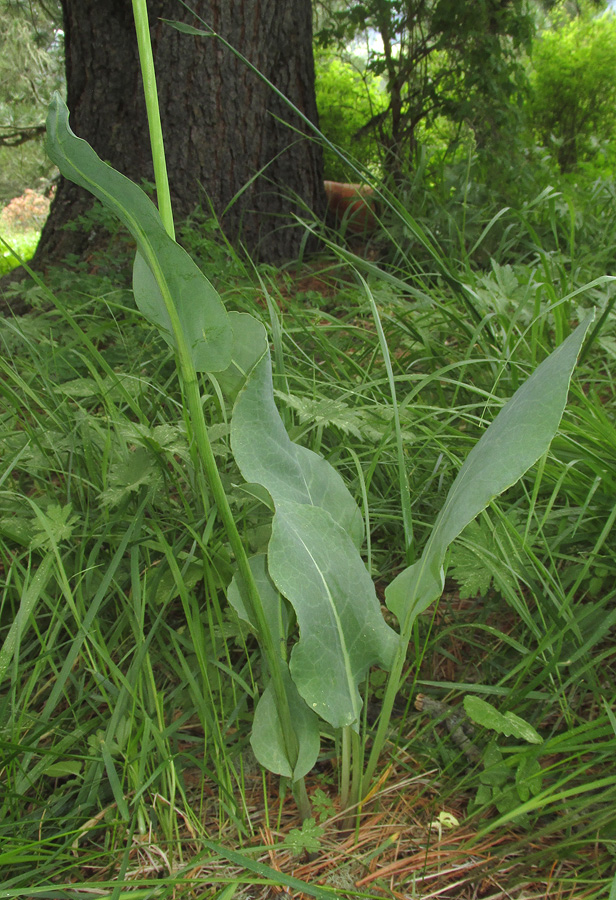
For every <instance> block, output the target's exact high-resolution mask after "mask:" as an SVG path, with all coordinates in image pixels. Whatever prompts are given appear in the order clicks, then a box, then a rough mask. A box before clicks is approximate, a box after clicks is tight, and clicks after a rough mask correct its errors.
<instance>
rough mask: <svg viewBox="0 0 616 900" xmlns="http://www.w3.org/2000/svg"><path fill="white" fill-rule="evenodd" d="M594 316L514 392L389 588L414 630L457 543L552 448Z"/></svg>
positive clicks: (392, 603)
mask: <svg viewBox="0 0 616 900" xmlns="http://www.w3.org/2000/svg"><path fill="white" fill-rule="evenodd" d="M593 318H594V316H593V315H590V316H588V317H587V318H586V319H585V320H584V321H583V322H582V323H581V324H580V325H578V327H577V328H576V330H575V331H574V332H573V334H571V335H569V337H568V338H567V340H566V341H563V343H562V344H561V345H560V346H559V347H557V348H556V350H554V352H553V353H551V354H550V356H548V358H547V359H545V360H544V361H543V362H542V363H541V365H540V366H538V367H537V369H536V370H535V371H534V372H533V374H532V375H531V376H530V378H528V380H527V381H525V382H524V384H523V385H522V386H521V387H520V388H519V389H518V390H517V391H516V392H515V394H514V395H513V397H512V398H511V400H509V401H508V402H507V403H506V404H505V406H504V407H503V408H502V410H501V411H500V412H499V414H498V415H497V417H496V418H495V420H494V421H493V422H492V424H491V425H490V427H489V428H488V429H487V430H486V431H485V432H484V434H483V435H482V436H481V438H480V439H479V441H478V442H477V444H476V445H475V446H474V447H473V449H472V450H471V452H470V453H469V455H468V456H467V458H466V460H465V462H464V465H463V466H462V468H461V469H460V471H459V472H458V475H457V477H456V479H455V481H454V483H453V484H452V486H451V488H450V490H449V493H448V495H447V499H446V500H445V505H444V506H443V508H442V509H441V511H440V513H439V515H438V517H437V520H436V522H435V525H434V528H433V530H432V533H431V535H430V538H429V540H428V543H427V544H426V547H425V549H424V552H423V553H422V555H421V557H420V559H419V560H418V561H417V562H416V563H414V564H413V565H412V566H409V567H408V568H407V569H405V570H404V571H403V572H401V573H400V575H398V577H397V578H395V579H394V581H392V583H391V584H390V585H389V587H388V588H387V589H386V591H385V599H386V602H387V606H388V607H389V609H390V610H391V611H392V612H393V613H394V614H395V615H396V616H397V618H398V621H399V622H400V624H401V626H402V633H403V634H407V632H408V629H409V627H410V624H411V621H412V619H414V618H415V616H417V615H419V613H420V612H422V611H423V610H424V609H426V608H427V607H428V606H429V605H430V604H431V603H433V602H434V601H435V600H436V599H437V598H438V597H439V596H440V595H441V593H442V590H443V585H444V571H443V563H444V560H445V553H446V551H447V548H448V547H449V545H450V544H451V542H452V541H453V540H454V539H455V538H456V537H457V536H458V535H459V534H460V532H461V531H462V530H463V529H464V528H465V527H466V526H467V525H468V524H469V522H471V521H472V520H473V519H474V518H475V516H477V515H478V514H479V513H480V512H481V511H482V510H483V509H485V507H486V506H487V505H488V503H489V502H490V501H491V500H493V499H494V497H497V496H498V495H499V494H501V493H502V492H503V491H504V490H506V489H507V488H508V487H511V485H512V484H515V482H516V481H518V479H519V478H521V477H522V475H523V474H524V472H526V471H527V469H529V468H530V467H531V466H532V465H533V464H534V463H535V462H537V460H538V459H539V458H540V457H541V456H542V455H543V454H544V453H545V452H546V450H547V449H548V447H549V446H550V443H551V441H552V438H553V437H554V435H555V434H556V431H557V429H558V426H559V423H560V420H561V418H562V414H563V411H564V408H565V404H566V402H567V393H568V391H569V383H570V381H571V375H572V373H573V369H574V367H575V363H576V360H577V357H578V354H579V352H580V348H581V346H582V343H583V341H584V337H585V335H586V332H587V330H588V328H589V326H590V323H591V322H592V320H593Z"/></svg>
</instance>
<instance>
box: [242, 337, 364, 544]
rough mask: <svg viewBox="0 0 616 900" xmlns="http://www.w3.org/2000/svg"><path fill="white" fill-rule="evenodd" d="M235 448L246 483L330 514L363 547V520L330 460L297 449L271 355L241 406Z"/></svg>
mask: <svg viewBox="0 0 616 900" xmlns="http://www.w3.org/2000/svg"><path fill="white" fill-rule="evenodd" d="M231 447H232V450H233V455H234V457H235V460H236V462H237V464H238V466H239V468H240V471H241V473H242V475H243V476H244V478H245V479H246V481H254V482H257V483H258V484H261V485H263V487H265V488H266V489H267V490H268V491H269V493H270V495H271V497H272V499H273V501H274V504H275V505H276V506H277V505H278V503H280V502H286V501H291V502H293V503H297V504H306V505H309V506H317V507H321V508H323V509H326V510H327V511H328V512H329V513H330V515H331V516H332V518H333V519H334V520H335V521H336V522H338V523H339V524H340V525H341V526H342V528H344V529H345V530H346V531H347V532H348V533H349V535H350V536H351V539H352V541H353V543H354V544H355V546H356V547H360V546H361V544H362V541H363V535H364V527H363V519H362V516H361V512H360V510H359V508H358V506H357V504H356V503H355V500H354V499H353V497H352V496H351V494H350V493H349V491H348V489H347V487H346V485H345V484H344V481H343V480H342V478H341V477H340V475H339V474H338V472H336V470H335V469H334V468H332V466H331V465H330V464H329V463H328V462H327V461H326V460H324V459H323V458H322V457H321V456H318V455H317V454H316V453H313V452H312V450H308V449H307V448H306V447H300V446H299V444H295V443H294V442H293V441H292V440H291V439H290V437H289V435H288V434H287V432H286V430H285V427H284V424H283V422H282V419H281V418H280V414H279V412H278V410H277V408H276V404H275V403H274V391H273V385H272V364H271V359H270V354H269V350H267V352H266V353H265V354H264V355H263V357H262V358H261V359H260V360H259V362H258V363H257V365H256V366H255V367H254V369H253V370H252V372H251V374H250V377H249V379H248V381H247V382H246V384H245V385H244V387H243V389H242V390H241V392H240V394H239V396H238V398H237V400H236V403H235V408H234V410H233V418H232V420H231Z"/></svg>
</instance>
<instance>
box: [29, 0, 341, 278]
mask: <svg viewBox="0 0 616 900" xmlns="http://www.w3.org/2000/svg"><path fill="white" fill-rule="evenodd" d="M193 7H194V10H195V12H197V13H198V14H199V15H200V16H201V17H202V19H203V20H204V21H205V22H207V23H208V25H210V26H211V27H212V28H213V29H214V30H215V31H216V32H218V33H219V34H221V35H222V36H223V37H224V38H226V39H227V40H228V41H229V43H231V44H232V45H233V46H234V47H235V48H236V49H237V50H239V51H240V52H241V53H242V54H243V55H244V56H246V57H247V58H248V59H249V60H250V61H251V62H252V63H253V64H254V65H255V66H256V67H257V68H258V69H259V70H260V71H261V72H262V73H263V74H264V75H266V76H267V78H268V79H269V80H270V81H272V82H273V83H274V84H275V85H276V86H277V87H278V88H279V89H280V90H281V91H282V92H283V93H284V94H285V95H286V96H287V97H289V99H290V100H291V101H292V102H293V103H294V105H295V106H297V108H298V109H300V110H301V111H302V112H303V113H304V114H305V115H306V116H308V117H309V118H310V119H311V120H312V121H314V122H316V121H317V112H316V101H315V94H314V64H313V57H312V25H311V10H310V0H293V2H292V3H289V2H288V0H195V2H194V4H193ZM62 8H63V15H64V34H65V48H66V73H67V105H68V107H69V111H70V114H71V117H70V124H71V127H72V129H73V131H74V132H75V134H77V135H78V136H79V137H81V138H84V139H85V140H86V141H88V143H90V144H91V145H92V147H93V148H94V149H95V150H96V152H97V153H98V154H99V156H101V157H102V158H103V159H104V160H106V161H107V162H109V163H110V164H111V165H112V166H113V167H114V168H117V169H118V170H119V171H121V172H122V173H123V174H125V175H127V176H128V177H129V178H131V179H132V180H134V181H137V182H138V183H139V182H140V181H141V180H143V179H147V180H150V181H151V180H152V179H153V172H152V161H151V155H150V146H149V136H148V127H147V120H146V114H145V103H144V100H143V88H142V84H141V75H140V71H139V63H138V56H137V45H136V38H135V31H134V25H133V19H132V5H131V2H130V0H62ZM148 11H149V15H150V31H151V36H152V45H153V51H154V60H155V66H156V72H157V81H158V92H159V104H160V108H161V118H162V124H163V132H164V135H165V144H166V154H167V164H168V167H169V180H170V187H171V195H172V201H173V208H174V215H175V218H176V219H177V220H180V219H183V218H185V217H186V216H187V215H188V214H189V213H191V212H192V211H193V210H194V209H195V207H196V206H197V204H199V203H200V204H202V205H203V206H204V207H205V208H206V209H207V208H208V207H209V208H211V209H212V210H213V211H214V213H215V214H216V215H217V216H218V217H219V219H220V221H221V225H222V228H223V230H224V232H225V234H226V235H227V236H228V237H229V238H230V240H231V241H232V242H234V243H236V244H238V245H239V244H241V245H242V246H243V247H245V248H246V249H247V250H248V252H249V253H250V254H251V255H252V256H253V258H257V259H259V260H261V261H266V262H280V261H282V260H284V259H290V258H294V257H296V256H297V255H298V252H299V250H300V248H301V242H302V240H303V238H304V230H303V229H302V227H301V226H298V225H297V224H296V222H295V220H294V218H293V215H294V214H299V215H302V214H305V211H306V208H308V209H310V210H315V211H316V212H317V213H318V214H321V213H322V211H323V209H324V206H325V197H324V192H323V184H322V159H321V149H320V147H319V145H318V144H316V143H315V142H313V141H311V140H310V139H309V137H307V136H306V135H307V132H308V129H307V127H306V126H305V125H304V124H303V123H302V122H301V120H300V119H299V117H298V116H297V115H295V114H294V113H292V112H291V111H290V110H289V108H288V107H287V106H286V105H285V104H284V103H283V102H282V101H281V100H279V98H278V97H277V96H276V95H275V94H274V93H273V91H271V89H270V88H268V87H267V86H266V85H265V84H263V82H261V81H260V80H259V79H258V78H257V76H255V75H254V74H253V73H252V72H251V71H250V70H249V69H248V67H247V66H246V65H245V64H243V63H242V62H240V61H239V60H238V59H237V58H236V57H235V56H234V55H233V54H232V53H231V52H230V51H229V50H227V49H226V48H225V47H224V46H223V45H222V44H221V43H220V41H218V40H217V39H216V37H202V36H193V35H187V34H182V33H180V32H179V31H177V30H176V29H174V28H173V27H171V26H169V25H167V24H165V23H164V22H162V21H161V19H164V18H167V19H181V20H182V21H184V22H187V23H188V24H191V25H195V26H196V27H203V26H202V25H201V24H200V23H199V21H198V20H196V19H195V18H194V16H192V15H191V14H190V13H188V11H187V10H186V9H184V7H182V6H181V5H180V4H178V3H177V0H148ZM285 123H286V124H285ZM289 126H291V127H289ZM91 206H92V200H91V198H90V196H89V195H87V194H86V193H85V192H84V191H82V190H81V189H80V188H77V187H76V186H75V185H73V184H72V183H70V182H67V181H65V180H64V179H61V181H60V184H59V186H58V191H57V194H56V197H55V199H54V201H53V204H52V207H51V211H50V215H49V219H48V220H47V223H46V225H45V228H44V229H43V233H42V235H41V241H40V243H39V247H38V249H37V253H36V256H35V258H34V265H35V267H37V268H45V267H46V266H47V265H49V264H50V263H53V262H57V261H59V260H60V259H62V258H63V257H64V256H65V255H66V254H67V253H76V254H77V255H78V256H84V255H87V252H88V247H89V246H90V245H96V244H97V241H98V237H99V235H98V234H97V230H98V229H97V228H96V227H92V226H90V227H89V228H87V229H86V231H83V230H82V231H81V232H80V231H75V230H68V231H67V230H65V228H64V226H65V225H66V223H67V222H71V221H73V220H74V219H75V218H76V217H77V216H80V215H83V214H84V213H85V212H86V211H87V210H88V209H90V208H91Z"/></svg>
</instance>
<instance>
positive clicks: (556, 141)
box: [529, 10, 616, 172]
mask: <svg viewBox="0 0 616 900" xmlns="http://www.w3.org/2000/svg"><path fill="white" fill-rule="evenodd" d="M532 63H533V71H532V76H531V89H532V90H531V97H530V101H529V113H530V121H531V125H532V127H533V128H534V129H535V131H536V133H537V134H538V136H539V138H540V139H541V141H542V142H543V144H544V146H546V147H548V148H550V149H552V150H553V153H554V156H555V157H556V159H557V161H558V164H559V167H560V170H561V172H571V171H572V170H573V169H574V168H575V167H576V166H577V165H578V163H579V162H581V161H583V160H587V159H591V158H592V157H593V156H595V155H596V154H597V152H598V150H600V149H601V146H602V145H603V144H605V143H606V142H611V141H613V140H614V137H615V135H616V14H614V12H613V11H612V10H609V11H607V12H606V13H605V14H604V15H602V16H597V15H596V14H593V15H586V16H583V17H581V18H576V19H573V20H572V21H570V22H567V23H566V24H564V25H562V27H560V28H555V29H552V30H549V31H545V32H544V33H543V34H542V35H541V38H540V39H539V40H538V41H537V43H536V46H535V48H534V51H533V55H532ZM612 158H613V155H612Z"/></svg>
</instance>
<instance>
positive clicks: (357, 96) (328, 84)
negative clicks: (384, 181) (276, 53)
mask: <svg viewBox="0 0 616 900" xmlns="http://www.w3.org/2000/svg"><path fill="white" fill-rule="evenodd" d="M316 91H317V105H318V109H319V126H320V128H321V131H322V132H323V134H324V135H325V137H326V138H327V139H328V140H330V141H331V142H332V143H333V144H336V146H338V147H340V149H341V150H343V151H344V153H345V154H346V155H348V156H350V157H353V158H355V159H357V160H359V162H361V163H362V164H363V165H364V166H366V167H367V168H369V169H371V170H373V171H375V172H378V171H379V169H380V156H379V145H378V142H377V140H376V135H375V132H374V131H373V130H372V129H366V131H365V132H362V129H363V128H364V127H365V126H366V125H367V123H368V122H370V120H371V119H372V118H373V117H374V116H376V115H378V113H379V112H382V111H383V110H384V109H385V108H386V107H387V94H386V93H385V91H384V90H381V88H380V86H379V80H378V79H377V78H376V77H375V76H374V75H372V74H370V73H366V72H364V73H362V72H361V71H360V69H359V68H358V67H356V66H355V65H353V63H351V62H343V61H342V60H340V59H337V58H335V57H333V56H330V55H329V54H326V53H321V54H319V55H318V56H317V57H316ZM324 155H325V170H324V173H325V178H328V179H331V180H332V181H347V180H349V172H348V169H347V167H346V166H345V164H344V163H343V162H342V160H341V159H340V158H339V157H338V156H337V155H336V154H335V153H333V151H331V150H329V149H328V148H327V147H326V148H325V153H324ZM351 180H352V181H355V180H356V177H352V178H351Z"/></svg>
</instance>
